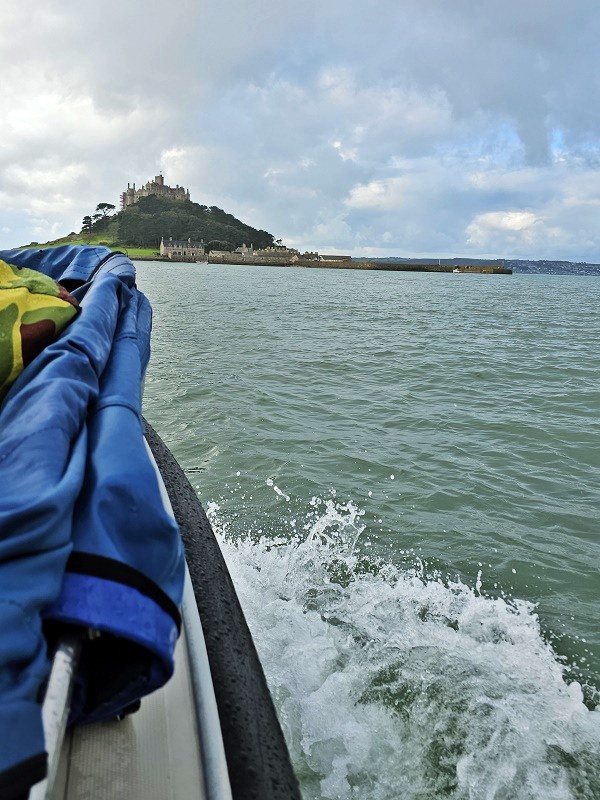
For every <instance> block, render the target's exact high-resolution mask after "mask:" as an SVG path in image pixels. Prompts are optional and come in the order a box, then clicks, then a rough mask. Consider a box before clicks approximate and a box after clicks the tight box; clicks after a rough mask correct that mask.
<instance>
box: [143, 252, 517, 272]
mask: <svg viewBox="0 0 600 800" xmlns="http://www.w3.org/2000/svg"><path fill="white" fill-rule="evenodd" d="M133 258H134V260H135V261H164V262H167V263H173V262H174V261H178V262H181V261H185V262H188V263H196V264H206V263H208V264H228V265H232V266H244V265H250V264H253V265H254V266H257V267H307V268H308V269H362V270H383V271H384V272H456V271H458V272H460V273H467V274H471V275H512V269H507V268H505V267H503V266H501V265H499V264H498V265H496V264H469V265H461V266H455V265H453V264H435V263H431V264H425V263H410V262H408V263H406V262H397V263H395V262H389V261H326V260H321V261H316V260H308V259H302V258H300V259H296V260H292V259H290V258H252V257H249V256H240V255H238V254H237V253H231V254H230V255H227V256H223V255H220V254H219V255H218V256H213V255H209V256H204V257H203V258H199V259H196V258H191V257H190V258H188V257H185V256H184V257H177V258H167V257H166V256H134V257H133Z"/></svg>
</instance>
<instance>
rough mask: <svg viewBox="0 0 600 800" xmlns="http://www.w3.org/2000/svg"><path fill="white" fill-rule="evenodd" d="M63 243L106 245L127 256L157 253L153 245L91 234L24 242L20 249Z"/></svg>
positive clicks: (43, 247) (154, 254)
mask: <svg viewBox="0 0 600 800" xmlns="http://www.w3.org/2000/svg"><path fill="white" fill-rule="evenodd" d="M65 244H85V245H92V246H94V247H108V248H110V249H111V250H119V251H120V252H122V253H127V255H128V256H129V258H139V257H145V258H151V257H152V256H157V255H158V250H156V249H155V248H154V247H128V246H127V245H119V244H114V243H113V242H110V241H107V239H106V237H104V238H103V237H102V236H92V237H91V238H88V237H87V236H86V237H83V236H73V237H70V236H65V237H64V238H62V239H56V240H55V241H54V242H46V243H45V244H34V245H31V244H26V245H23V246H22V247H20V248H19V249H20V250H25V249H27V248H30V247H38V248H39V249H40V250H45V249H46V248H47V247H62V246H63V245H65Z"/></svg>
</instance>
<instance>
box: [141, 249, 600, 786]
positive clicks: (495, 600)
mask: <svg viewBox="0 0 600 800" xmlns="http://www.w3.org/2000/svg"><path fill="white" fill-rule="evenodd" d="M137 269H138V284H139V286H140V288H141V289H142V290H143V291H144V292H145V293H146V294H147V295H148V296H149V298H150V300H151V302H152V304H153V307H154V334H153V355H152V360H151V364H150V368H149V371H148V375H147V379H146V388H145V401H144V405H145V414H146V416H147V418H148V419H149V421H150V422H151V423H152V424H153V425H154V426H155V428H156V429H157V430H158V432H159V433H160V435H161V436H162V437H163V439H164V440H165V442H166V443H167V444H168V445H169V447H170V448H171V450H172V451H173V453H174V454H175V456H176V457H177V458H178V460H179V462H180V463H181V465H182V466H183V467H184V469H185V470H186V473H187V475H188V477H189V478H190V481H191V482H192V484H193V485H194V487H195V488H196V489H197V491H198V494H199V496H200V498H201V500H202V502H203V504H204V506H205V507H206V508H207V509H208V511H209V515H210V516H211V519H212V521H213V525H214V527H215V529H216V531H217V534H218V535H219V537H220V540H221V542H222V546H223V549H224V552H225V555H226V557H227V560H228V563H229V566H230V569H231V572H232V576H233V578H234V582H235V583H236V587H237V589H238V592H239V595H240V599H241V601H242V605H243V607H244V610H245V612H246V615H247V618H248V621H249V624H250V626H251V629H252V632H253V635H254V637H255V640H256V644H257V647H258V649H259V653H260V655H261V658H262V660H263V664H264V667H265V672H266V674H267V678H268V681H269V684H270V687H271V690H272V692H273V695H274V698H275V701H276V705H277V707H278V710H279V714H280V719H281V722H282V726H283V729H284V733H285V735H286V738H287V741H288V745H289V747H290V751H291V754H292V758H293V761H294V765H295V768H296V771H297V774H298V776H299V778H300V781H301V786H302V791H303V795H304V796H305V797H306V798H374V799H377V800H379V798H410V799H412V800H417V799H418V800H425V799H426V798H438V797H439V798H456V799H457V800H458V799H459V798H460V799H462V798H473V799H474V800H475V799H477V800H479V798H485V799H486V800H488V798H489V800H492V799H493V800H501V799H502V800H520V799H521V798H536V799H537V798H540V799H541V798H544V800H545V799H546V798H551V800H554V799H555V798H556V800H558V799H559V798H561V799H562V798H565V800H566V798H585V800H588V798H590V799H592V798H600V710H598V708H597V705H598V702H599V693H598V689H599V688H600V610H599V604H598V600H599V597H600V572H599V568H600V535H599V533H600V532H599V527H600V526H599V519H600V421H599V412H600V382H599V378H600V314H598V309H599V308H600V280H599V279H598V278H594V277H580V276H550V275H548V276H545V275H518V274H515V275H512V276H477V275H453V274H450V275H446V274H444V275H436V274H410V273H386V272H360V271H351V270H348V271H345V270H344V271H334V270H312V269H311V270H308V269H292V268H272V267H255V266H248V267H233V266H231V267H229V266H210V265H194V264H173V265H165V264H158V263H147V262H146V263H139V264H138V265H137Z"/></svg>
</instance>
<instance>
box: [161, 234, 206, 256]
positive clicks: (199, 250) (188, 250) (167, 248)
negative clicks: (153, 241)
mask: <svg viewBox="0 0 600 800" xmlns="http://www.w3.org/2000/svg"><path fill="white" fill-rule="evenodd" d="M160 254H161V256H167V258H173V259H175V260H177V259H196V258H199V257H200V256H203V255H204V240H203V239H200V241H199V242H193V241H192V240H191V239H187V240H186V239H173V237H171V236H170V237H169V238H168V239H167V240H166V241H165V238H164V237H163V238H162V239H161V240H160Z"/></svg>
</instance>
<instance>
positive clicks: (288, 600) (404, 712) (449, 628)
mask: <svg viewBox="0 0 600 800" xmlns="http://www.w3.org/2000/svg"><path fill="white" fill-rule="evenodd" d="M219 513H220V511H219V508H218V506H215V505H214V504H211V505H209V515H210V516H211V521H212V522H213V525H214V526H215V529H216V530H217V532H218V533H219V532H220V533H221V534H222V532H223V519H220V518H219ZM360 517H361V512H360V511H359V510H358V509H357V508H356V507H355V506H353V505H352V504H351V503H348V504H346V505H343V504H339V503H335V501H333V500H328V501H326V502H322V501H320V500H319V499H318V498H313V501H312V502H311V509H310V513H308V514H307V521H306V524H305V526H304V527H305V530H306V536H305V537H304V538H303V539H299V538H297V531H298V529H299V528H300V525H294V526H290V529H289V531H290V532H289V534H288V532H287V531H286V530H283V529H282V530H281V531H279V534H280V538H278V539H275V538H273V536H271V538H266V537H263V538H262V539H261V540H260V541H259V542H258V543H256V542H253V541H250V540H249V539H247V540H241V541H230V540H226V539H225V538H223V537H222V536H221V537H220V540H221V543H222V546H223V550H224V553H225V557H226V559H227V563H228V566H229V568H230V570H231V574H232V577H233V580H234V583H235V585H236V588H237V591H238V593H239V596H240V600H241V602H242V605H243V607H244V611H245V613H246V615H247V618H248V622H249V624H250V627H251V629H252V633H253V636H254V638H255V641H256V645H257V648H258V650H259V653H260V656H261V659H262V661H263V665H264V667H265V672H266V674H267V678H268V681H269V685H270V687H271V691H272V693H273V695H274V698H275V702H276V705H277V707H278V710H279V714H280V719H281V722H282V727H283V729H284V733H285V736H286V739H287V742H288V745H289V747H290V751H291V754H292V758H293V761H294V766H295V768H296V771H297V774H298V776H299V779H300V781H301V786H302V791H303V795H304V797H305V798H328V799H329V798H330V799H331V800H334V799H335V800H347V799H349V798H361V800H362V799H363V798H365V799H366V798H373V800H383V798H389V799H390V800H391V798H394V799H395V798H407V800H426V799H429V798H438V797H439V798H456V799H457V800H458V798H469V800H501V799H502V800H509V799H510V800H533V799H534V798H535V799H536V800H567V798H568V799H569V800H570V799H571V798H584V800H592V798H598V797H600V766H599V764H600V711H598V710H596V711H589V710H588V709H587V708H586V706H585V705H584V703H583V696H582V691H581V687H580V686H579V685H578V684H577V683H572V684H571V685H570V686H567V684H566V683H565V681H564V680H563V673H564V667H563V666H561V664H560V663H559V661H558V660H557V659H556V657H555V655H554V653H553V652H552V650H551V648H550V647H549V645H548V644H547V643H546V642H545V641H544V640H543V638H542V636H541V634H540V628H539V622H538V619H537V617H536V615H535V611H534V608H533V606H532V605H531V604H530V603H527V602H523V601H514V602H507V601H506V600H505V599H501V598H500V599H493V598H490V597H487V596H485V595H482V594H481V593H480V590H481V576H480V575H478V579H477V587H476V588H475V589H472V588H471V587H469V586H466V585H465V584H464V583H461V582H460V581H450V582H448V581H443V580H442V579H441V578H439V577H438V578H435V577H431V576H428V575H427V570H426V568H425V567H424V566H423V565H422V564H419V563H418V562H417V563H416V564H415V567H414V568H412V569H401V568H399V567H397V566H394V565H391V564H384V563H381V562H378V561H376V560H373V559H371V560H369V559H367V558H359V557H357V556H356V555H355V554H354V549H355V545H356V541H357V539H358V537H359V536H360V534H361V531H362V526H361V525H360ZM271 533H272V534H274V533H275V532H271ZM293 536H295V537H296V538H291V537H293Z"/></svg>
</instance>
